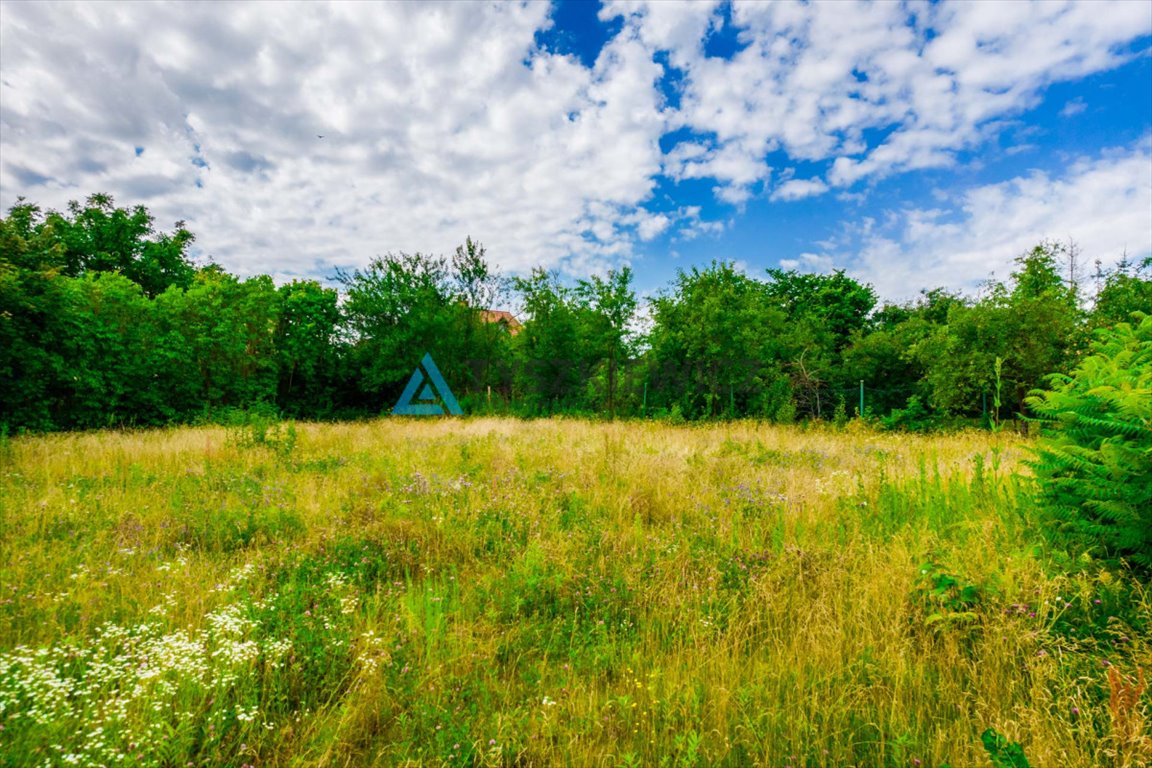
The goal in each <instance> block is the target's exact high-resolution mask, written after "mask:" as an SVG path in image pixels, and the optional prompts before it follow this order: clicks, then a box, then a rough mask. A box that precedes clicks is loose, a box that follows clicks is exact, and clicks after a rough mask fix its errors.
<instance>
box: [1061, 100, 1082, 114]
mask: <svg viewBox="0 0 1152 768" xmlns="http://www.w3.org/2000/svg"><path fill="white" fill-rule="evenodd" d="M1086 109H1088V105H1087V104H1085V103H1084V99H1073V100H1072V101H1069V102H1068V103H1067V104H1065V105H1064V108H1063V109H1061V110H1060V117H1075V116H1076V115H1078V114H1080V113H1081V112H1083V111H1084V110H1086Z"/></svg>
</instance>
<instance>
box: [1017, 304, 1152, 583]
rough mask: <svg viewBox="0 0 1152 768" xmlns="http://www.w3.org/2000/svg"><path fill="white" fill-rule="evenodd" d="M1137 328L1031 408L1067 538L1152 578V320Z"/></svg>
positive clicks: (1045, 491)
mask: <svg viewBox="0 0 1152 768" xmlns="http://www.w3.org/2000/svg"><path fill="white" fill-rule="evenodd" d="M1135 318H1136V322H1135V324H1134V325H1133V324H1129V323H1119V324H1118V325H1116V326H1115V327H1114V328H1111V329H1104V330H1101V331H1098V332H1097V334H1098V338H1097V341H1096V343H1095V344H1093V346H1092V351H1091V354H1089V355H1088V357H1086V358H1085V359H1084V360H1083V362H1081V363H1080V365H1079V366H1078V367H1077V368H1076V370H1075V371H1073V373H1072V374H1071V375H1070V376H1064V375H1059V374H1057V375H1055V376H1053V379H1054V386H1053V389H1052V390H1050V391H1040V392H1037V393H1035V394H1034V395H1033V396H1032V397H1031V398H1029V400H1028V402H1029V404H1030V405H1031V407H1032V409H1033V410H1034V411H1035V412H1036V413H1037V414H1038V418H1040V419H1042V420H1043V421H1044V423H1045V424H1046V425H1048V426H1049V430H1048V434H1047V435H1046V436H1045V437H1043V438H1042V439H1041V440H1040V442H1039V443H1038V445H1037V449H1036V454H1037V459H1036V461H1035V462H1033V463H1032V468H1033V470H1034V472H1035V473H1036V478H1037V481H1038V485H1039V495H1038V498H1039V501H1040V503H1041V504H1042V505H1043V506H1044V508H1045V509H1046V510H1048V511H1049V512H1050V514H1051V515H1052V516H1053V517H1054V518H1055V525H1056V529H1057V531H1058V533H1060V534H1062V535H1064V536H1065V537H1066V538H1070V539H1071V540H1072V541H1073V542H1076V543H1083V542H1087V543H1088V545H1089V546H1091V547H1093V548H1095V549H1096V550H1097V551H1098V553H1099V554H1100V555H1102V556H1104V557H1110V558H1125V559H1128V560H1130V561H1131V562H1132V563H1133V564H1135V565H1138V566H1140V567H1141V568H1142V569H1144V570H1145V571H1146V572H1152V316H1149V315H1144V314H1141V313H1136V314H1135Z"/></svg>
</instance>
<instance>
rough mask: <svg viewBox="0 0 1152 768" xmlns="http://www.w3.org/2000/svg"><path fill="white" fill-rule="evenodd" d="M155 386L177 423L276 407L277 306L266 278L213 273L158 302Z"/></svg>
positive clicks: (205, 273)
mask: <svg viewBox="0 0 1152 768" xmlns="http://www.w3.org/2000/svg"><path fill="white" fill-rule="evenodd" d="M155 307H156V313H157V315H156V325H157V339H158V344H159V352H158V357H159V360H158V368H159V374H158V376H157V379H158V386H160V387H162V388H163V389H164V401H165V402H166V403H167V404H168V408H169V409H170V411H171V414H172V416H173V418H184V417H188V416H191V415H193V414H195V413H197V412H200V411H203V410H209V411H211V410H213V409H216V408H221V407H247V406H251V405H254V404H257V403H269V404H271V403H274V402H275V401H276V391H277V385H278V359H277V354H276V349H275V346H274V344H275V334H276V329H277V326H278V312H279V301H278V296H277V293H276V288H275V286H274V285H273V284H272V278H270V277H268V276H267V275H261V276H259V277H253V278H249V279H248V280H244V281H241V280H239V279H237V278H236V277H234V276H232V275H229V274H227V273H226V272H224V271H223V270H222V269H220V268H219V267H216V266H210V267H207V268H204V269H201V270H200V271H199V272H198V273H197V275H196V277H195V279H194V281H193V284H192V286H191V287H190V288H188V289H187V290H184V289H181V288H177V287H175V286H173V287H171V288H169V289H168V290H166V291H165V292H164V293H162V294H161V295H160V296H158V297H157V298H156V302H155Z"/></svg>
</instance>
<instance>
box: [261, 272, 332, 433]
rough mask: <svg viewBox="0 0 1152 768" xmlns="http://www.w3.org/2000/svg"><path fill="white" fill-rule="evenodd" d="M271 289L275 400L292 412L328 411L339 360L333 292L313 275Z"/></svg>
mask: <svg viewBox="0 0 1152 768" xmlns="http://www.w3.org/2000/svg"><path fill="white" fill-rule="evenodd" d="M276 293H277V296H278V298H279V311H278V314H277V326H276V334H275V339H274V345H275V348H276V353H277V355H278V357H279V371H280V377H279V386H278V394H277V403H278V404H279V406H280V409H281V410H283V411H286V412H288V413H292V414H294V415H296V416H304V415H328V414H330V413H331V412H332V410H333V408H334V405H335V403H334V397H335V387H336V384H337V377H338V374H339V372H340V365H341V360H340V356H339V351H340V350H339V347H338V346H337V341H338V336H339V333H340V322H341V316H340V308H339V296H338V294H337V293H336V290H335V289H333V288H324V287H322V286H321V285H320V284H319V283H317V282H316V281H314V280H294V281H292V282H291V283H287V284H285V285H282V286H280V288H278V289H277V291H276Z"/></svg>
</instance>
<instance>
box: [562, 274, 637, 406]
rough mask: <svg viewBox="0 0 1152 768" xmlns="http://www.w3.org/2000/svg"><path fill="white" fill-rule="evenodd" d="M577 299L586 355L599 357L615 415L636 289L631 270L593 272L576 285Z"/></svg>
mask: <svg viewBox="0 0 1152 768" xmlns="http://www.w3.org/2000/svg"><path fill="white" fill-rule="evenodd" d="M576 296H577V298H578V299H579V300H580V306H581V310H582V312H581V314H582V315H583V323H582V324H583V326H584V333H583V334H582V338H583V339H584V341H585V344H586V346H587V347H589V349H588V351H587V355H586V356H588V357H591V358H593V359H595V360H598V361H599V366H598V367H599V368H600V369H601V370H602V371H603V373H604V376H603V377H602V378H603V379H604V386H603V388H602V389H603V390H604V392H605V395H606V400H607V402H606V407H607V410H608V413H609V415H611V417H612V418H615V417H616V407H617V397H618V390H619V373H620V366H621V363H622V362H626V361H627V360H628V359H629V356H630V353H631V349H630V347H631V345H630V344H629V325H630V323H631V322H632V320H633V318H634V317H635V315H636V293H635V292H634V291H633V290H632V270H631V269H629V268H628V267H624V268H623V269H621V270H619V271H616V270H609V271H608V274H607V276H606V277H603V278H601V277H599V276H597V275H593V276H592V277H591V278H590V279H588V280H581V281H579V282H578V283H577V285H576Z"/></svg>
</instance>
